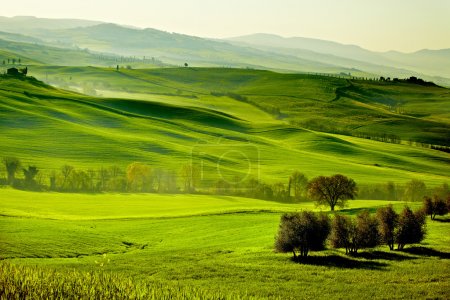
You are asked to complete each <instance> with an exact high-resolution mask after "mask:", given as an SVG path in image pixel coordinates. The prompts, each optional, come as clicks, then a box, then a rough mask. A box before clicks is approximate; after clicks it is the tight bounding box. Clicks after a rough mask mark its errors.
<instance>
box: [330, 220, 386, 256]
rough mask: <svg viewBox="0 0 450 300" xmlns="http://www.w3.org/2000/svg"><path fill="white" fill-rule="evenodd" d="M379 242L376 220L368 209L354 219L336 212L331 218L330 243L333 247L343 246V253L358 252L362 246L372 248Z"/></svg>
mask: <svg viewBox="0 0 450 300" xmlns="http://www.w3.org/2000/svg"><path fill="white" fill-rule="evenodd" d="M380 242H381V237H380V233H379V231H378V221H377V219H376V218H375V217H373V216H371V215H370V214H369V212H368V211H363V212H361V213H360V214H358V216H357V217H356V218H355V219H352V218H351V217H349V216H342V215H339V214H337V215H336V216H335V217H334V219H333V225H332V234H331V244H332V245H333V248H345V253H346V254H348V253H350V254H354V253H358V250H359V249H362V248H373V247H376V246H377V245H379V244H380Z"/></svg>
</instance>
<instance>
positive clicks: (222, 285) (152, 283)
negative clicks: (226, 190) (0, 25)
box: [0, 45, 450, 299]
mask: <svg viewBox="0 0 450 300" xmlns="http://www.w3.org/2000/svg"><path fill="white" fill-rule="evenodd" d="M12 46H14V45H12ZM12 46H11V47H12ZM19 46H20V45H19ZM19 46H17V47H19ZM11 47H10V48H11ZM30 47H31V46H30ZM12 50H14V49H10V50H8V51H12ZM55 51H56V50H55ZM76 52H77V55H81V57H82V58H83V62H86V61H87V62H89V61H91V59H92V60H94V59H95V57H93V56H92V55H91V54H88V53H84V54H82V53H81V52H82V51H81V52H80V51H76ZM5 53H6V51H5ZM52 53H53V52H52ZM0 54H1V53H0ZM7 54H8V53H6V54H5V55H7ZM55 55H62V54H61V53H56V52H55ZM56 57H59V56H56ZM74 59H78V58H76V57H75V58H74ZM68 63H69V62H68ZM80 64H81V65H82V63H80ZM62 65H64V64H62ZM29 75H31V76H34V77H36V78H37V79H38V80H36V79H32V78H13V77H11V76H0V130H1V134H0V145H1V147H0V157H11V156H13V157H17V158H19V159H20V160H21V162H22V167H27V166H29V165H34V166H37V167H38V169H39V172H40V173H39V174H40V175H42V176H43V177H42V178H43V179H42V180H43V181H44V183H45V184H47V185H48V180H49V179H48V176H49V175H50V174H51V173H52V172H54V171H59V170H61V167H62V166H63V165H66V164H68V165H72V166H74V167H75V168H76V169H83V170H90V169H99V168H102V167H109V166H113V165H114V166H118V167H119V168H120V169H121V170H125V168H126V166H127V165H129V164H131V163H133V162H142V163H144V164H146V165H148V166H150V167H151V168H152V169H157V168H165V169H168V170H173V171H174V172H175V173H176V174H179V171H180V167H181V166H182V165H185V164H186V163H189V162H191V161H196V162H198V163H200V164H201V166H202V182H201V183H200V186H199V188H200V190H201V191H202V192H205V193H206V192H208V188H209V187H210V186H211V184H210V183H211V182H212V181H215V180H217V179H220V178H221V177H222V178H231V177H232V176H243V177H245V176H248V177H253V178H257V179H261V180H263V181H264V182H268V183H271V184H272V183H276V182H283V183H284V184H287V182H288V178H289V176H290V175H291V174H292V172H293V171H295V170H299V171H301V172H303V173H304V174H305V175H306V176H307V177H308V178H309V179H311V178H313V177H315V176H320V175H332V174H336V173H340V174H344V175H346V176H348V177H351V178H353V179H354V180H355V181H356V182H357V183H358V184H386V182H388V181H392V182H394V183H396V184H398V185H403V184H405V183H406V182H408V181H410V180H412V179H418V180H421V181H423V182H424V183H426V185H427V187H429V188H433V187H435V186H438V185H442V184H443V183H446V182H447V183H448V182H450V156H449V154H448V153H445V152H443V151H437V150H433V149H430V148H429V147H428V146H427V145H429V144H436V145H441V146H450V140H449V136H450V127H449V126H450V105H449V100H450V92H449V90H448V89H446V88H441V87H424V86H417V85H412V84H407V83H401V82H399V83H394V82H378V81H366V80H359V79H351V78H337V77H331V76H316V75H309V74H278V73H274V72H269V71H259V70H248V69H247V70H244V69H227V68H154V69H120V71H116V70H115V69H114V68H107V67H98V66H97V67H81V66H80V67H78V66H52V65H48V64H45V63H40V62H39V61H36V62H35V65H33V66H32V67H30V68H29ZM40 80H42V81H45V82H46V83H43V82H42V81H40ZM48 84H51V85H48ZM362 134H365V135H372V137H374V138H371V139H367V138H361V137H359V135H362ZM383 134H388V135H395V136H397V137H398V138H399V139H401V142H399V143H386V142H380V141H377V140H376V138H375V137H380V136H382V135H383ZM233 151H234V152H235V154H236V153H237V154H239V155H232V153H231V154H229V153H230V152H233ZM243 157H244V158H246V159H242V158H243ZM20 173H21V172H19V173H18V177H19V178H22V175H21V174H20ZM5 178H6V170H5V168H4V166H3V165H2V166H1V167H0V179H4V181H5V182H6V179H5ZM178 185H180V182H178ZM389 203H393V205H394V208H395V209H396V210H397V211H400V210H401V209H402V208H403V207H404V205H405V203H404V202H402V201H396V202H390V201H384V200H352V201H349V205H348V207H346V208H345V209H343V210H342V211H341V213H343V214H346V215H351V216H354V215H356V214H357V213H358V212H360V211H361V210H364V209H368V210H369V211H370V212H372V213H373V212H375V211H376V209H377V208H379V207H382V206H386V205H387V204H389ZM408 205H410V206H411V207H413V208H415V209H416V208H419V207H420V205H421V204H420V203H408ZM301 210H314V211H320V210H324V211H327V209H326V208H323V207H322V208H318V207H315V206H314V203H313V202H311V201H304V202H300V203H282V202H276V201H264V200H256V199H250V198H243V197H232V196H212V195H201V194H176V195H173V194H151V193H136V194H134V193H90V194H89V193H86V194H81V193H57V192H48V191H41V192H31V191H21V190H16V189H12V188H10V187H0V270H2V271H1V272H0V284H2V283H3V284H4V285H5V286H7V285H8V286H14V285H17V286H22V284H25V285H27V286H28V288H29V291H34V292H36V293H38V292H39V291H40V290H43V289H45V288H48V287H50V286H51V287H54V289H55V290H57V289H64V293H63V294H64V295H67V296H68V297H69V295H72V296H73V295H75V294H71V291H72V292H73V291H74V290H82V291H83V293H84V294H78V295H79V297H81V298H83V297H86V298H89V297H90V298H108V297H109V296H108V295H109V294H108V293H109V291H110V290H111V289H112V290H117V293H116V294H115V295H116V296H117V297H119V298H122V297H120V295H122V296H123V295H127V296H128V297H130V298H142V299H171V298H178V299H264V298H269V299H303V298H311V299H330V298H355V299H359V298H362V297H365V298H367V297H370V298H374V299H386V298H407V299H422V298H428V299H430V298H432V299H448V298H449V297H450V295H449V292H448V291H449V290H450V284H449V282H450V273H449V270H450V259H449V258H450V257H449V255H450V238H449V237H450V227H449V224H450V223H449V219H448V216H447V217H439V218H438V220H436V221H431V220H429V218H428V220H427V236H426V239H425V240H424V241H423V242H422V243H421V244H420V245H419V244H417V245H408V246H407V247H406V248H405V250H404V251H389V250H388V247H387V246H380V247H377V248H374V249H371V250H367V251H362V252H361V253H359V254H358V255H356V256H347V255H345V251H344V250H343V249H338V250H335V249H334V250H331V249H328V250H326V251H323V252H313V253H312V255H311V257H310V259H309V260H308V261H307V262H306V263H303V264H299V263H295V262H293V261H292V259H291V256H290V254H279V253H275V252H274V250H273V248H274V247H273V246H274V237H275V234H276V232H277V228H278V224H279V221H280V216H281V215H282V213H284V212H295V211H301ZM328 248H331V247H328ZM17 274H23V277H21V276H18V275H17ZM55 274H57V275H55ZM55 276H56V277H58V278H61V280H60V281H55V280H54V279H52V278H54V277H55ZM37 278H41V280H38V279H37ZM42 278H44V279H42ZM24 282H25V283H24ZM63 283H64V284H63ZM46 284H47V285H46ZM90 285H91V286H90ZM94 285H95V288H94V287H92V286H94ZM102 285H104V286H106V287H107V288H105V289H104V290H102V289H101V288H98V286H102ZM63 286H65V287H63ZM67 287H71V288H73V290H70V289H69V290H67V289H66V288H67ZM108 289H109V290H108ZM34 292H33V293H34ZM30 293H31V292H30ZM73 293H74V292H73ZM80 293H81V292H80ZM33 295H37V294H33ZM127 296H124V297H127ZM5 297H6V296H5ZM24 297H25V295H23V298H24ZM36 297H41V298H46V297H45V296H42V295H41V296H36ZM48 297H49V298H51V297H50V296H48ZM6 298H7V297H6Z"/></svg>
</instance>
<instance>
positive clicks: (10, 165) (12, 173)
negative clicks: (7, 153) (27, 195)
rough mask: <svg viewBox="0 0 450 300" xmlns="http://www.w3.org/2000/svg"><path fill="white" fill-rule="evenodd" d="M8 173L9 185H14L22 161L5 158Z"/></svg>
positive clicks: (4, 162)
mask: <svg viewBox="0 0 450 300" xmlns="http://www.w3.org/2000/svg"><path fill="white" fill-rule="evenodd" d="M3 164H4V165H5V168H6V172H7V173H8V183H9V184H10V185H12V184H13V183H14V181H15V179H16V172H17V170H18V169H19V167H20V160H19V159H18V158H16V157H5V158H3Z"/></svg>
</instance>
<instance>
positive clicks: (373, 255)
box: [351, 251, 417, 261]
mask: <svg viewBox="0 0 450 300" xmlns="http://www.w3.org/2000/svg"><path fill="white" fill-rule="evenodd" d="M351 256H352V257H355V258H364V259H368V260H374V259H384V260H390V261H404V260H410V259H417V258H416V257H413V256H406V255H402V254H399V253H395V252H392V251H390V252H384V251H370V252H361V253H356V254H352V255H351Z"/></svg>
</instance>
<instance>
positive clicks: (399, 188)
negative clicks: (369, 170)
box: [358, 179, 450, 202]
mask: <svg viewBox="0 0 450 300" xmlns="http://www.w3.org/2000/svg"><path fill="white" fill-rule="evenodd" d="M427 195H436V196H438V197H440V198H444V199H445V198H447V197H448V196H450V188H449V186H448V184H446V183H443V184H441V185H439V186H436V187H434V188H429V187H427V186H426V184H425V183H424V182H423V181H421V180H418V179H412V180H410V181H408V182H406V184H403V185H400V184H396V183H394V182H392V181H389V182H386V183H385V184H372V185H360V186H359V187H358V198H359V199H370V200H392V201H397V200H403V201H412V202H419V201H421V200H422V199H423V197H425V196H427Z"/></svg>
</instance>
